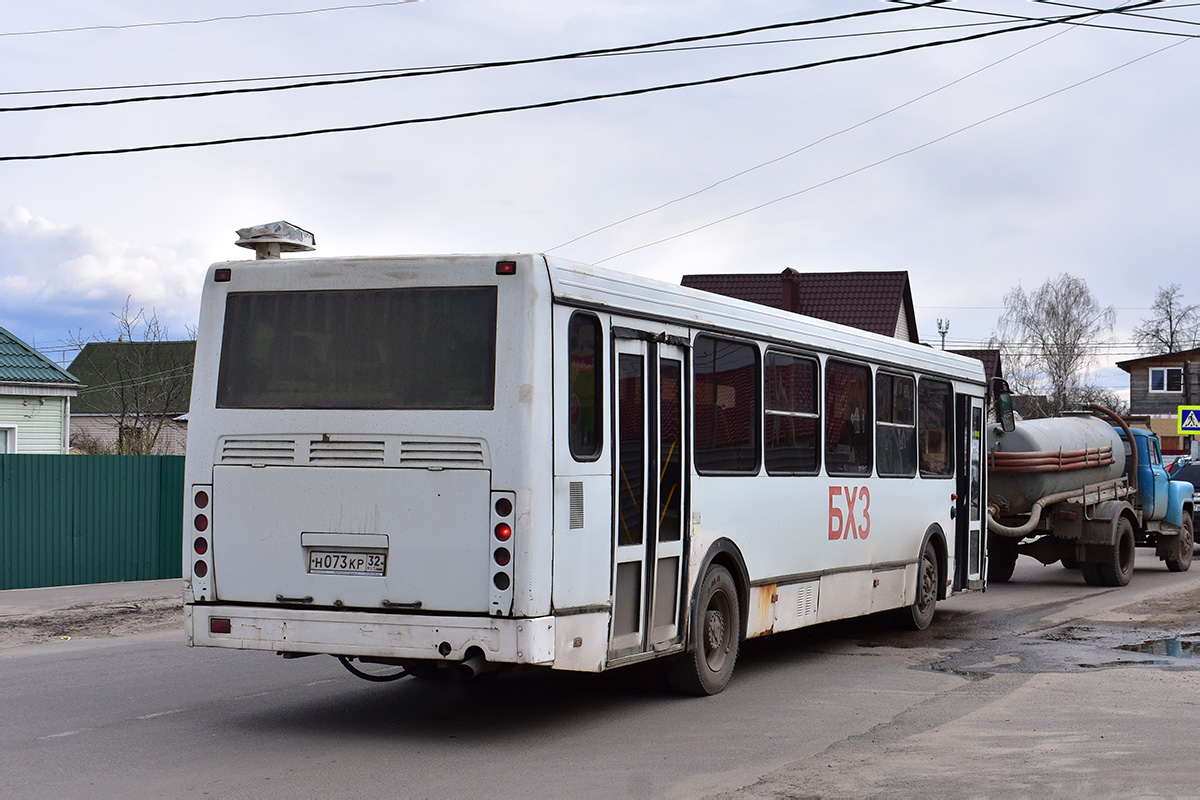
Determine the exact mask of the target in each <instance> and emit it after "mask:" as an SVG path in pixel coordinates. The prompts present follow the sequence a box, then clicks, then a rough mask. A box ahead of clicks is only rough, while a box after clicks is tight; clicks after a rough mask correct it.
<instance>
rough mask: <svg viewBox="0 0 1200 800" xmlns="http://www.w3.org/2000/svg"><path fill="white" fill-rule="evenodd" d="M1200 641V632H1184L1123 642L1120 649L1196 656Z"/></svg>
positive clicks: (1178, 656)
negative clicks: (1134, 642)
mask: <svg viewBox="0 0 1200 800" xmlns="http://www.w3.org/2000/svg"><path fill="white" fill-rule="evenodd" d="M1198 641H1200V633H1183V634H1178V635H1176V636H1168V637H1165V638H1162V639H1149V640H1147V641H1144V642H1142V643H1141V644H1123V645H1120V646H1119V648H1118V649H1120V650H1130V651H1132V652H1134V653H1146V654H1147V655H1152V656H1168V657H1170V658H1194V657H1196V655H1197V653H1198V652H1200V651H1198V649H1197V647H1196V645H1197V642H1198Z"/></svg>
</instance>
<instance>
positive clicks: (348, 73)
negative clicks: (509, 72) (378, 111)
mask: <svg viewBox="0 0 1200 800" xmlns="http://www.w3.org/2000/svg"><path fill="white" fill-rule="evenodd" d="M1004 22H1005V21H1004V20H992V21H988V22H962V23H956V24H953V25H926V26H923V27H918V28H887V29H885V30H878V31H869V30H868V31H854V32H852V33H828V34H821V35H818V36H793V37H790V38H787V39H756V40H754V41H752V42H722V43H718V44H695V45H682V46H678V47H674V46H670V47H656V48H654V49H648V48H647V49H644V50H637V51H631V52H612V53H595V54H581V55H579V56H578V57H579V58H612V57H623V56H630V55H635V56H636V55H660V54H669V53H686V52H696V51H701V50H723V49H730V48H737V47H761V46H764V45H775V44H799V43H803V42H823V41H831V40H837V39H862V38H866V37H869V36H894V35H897V34H908V33H934V32H937V31H948V30H957V29H961V28H982V27H987V26H995V25H1003V24H1004ZM512 63H522V62H512ZM489 66H492V63H489V62H472V63H470V64H438V65H430V66H424V67H391V68H387V69H359V70H342V71H339V72H308V73H299V74H291V75H260V76H258V77H251V78H212V79H208V80H194V81H170V82H164V83H126V84H112V85H106V86H75V87H65V88H63V87H60V88H57V89H16V90H10V91H3V92H0V97H18V96H23V95H38V94H83V93H87V92H117V91H129V90H133V89H181V88H184V87H187V86H222V85H226V84H236V83H267V82H275V81H308V80H316V79H320V78H349V77H354V76H359V75H387V74H393V73H400V72H414V73H421V74H425V73H427V72H430V71H431V70H440V69H451V68H462V67H478V68H486V67H489ZM434 74H436V73H434ZM274 88H280V89H287V88H290V87H288V86H279V87H274Z"/></svg>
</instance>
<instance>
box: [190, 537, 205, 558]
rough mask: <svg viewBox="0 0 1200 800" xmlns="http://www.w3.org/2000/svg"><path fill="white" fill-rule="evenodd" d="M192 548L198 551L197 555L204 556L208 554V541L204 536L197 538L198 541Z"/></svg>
mask: <svg viewBox="0 0 1200 800" xmlns="http://www.w3.org/2000/svg"><path fill="white" fill-rule="evenodd" d="M192 547H193V548H195V550H196V555H198V556H202V555H204V554H205V553H207V552H208V540H207V539H205V538H204V537H203V536H197V537H196V541H195V542H193V543H192Z"/></svg>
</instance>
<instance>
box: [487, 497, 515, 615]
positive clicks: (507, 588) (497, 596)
mask: <svg viewBox="0 0 1200 800" xmlns="http://www.w3.org/2000/svg"><path fill="white" fill-rule="evenodd" d="M516 499H517V496H516V493H515V492H492V535H491V541H490V543H489V546H488V552H489V553H490V554H491V564H490V565H489V566H490V567H491V570H490V571H491V575H492V585H491V589H490V591H491V595H492V599H491V613H492V615H493V616H509V615H511V614H512V603H513V566H514V565H513V561H514V558H513V555H514V554H515V552H516V535H515V533H514V531H513V523H514V522H516V518H515V516H514V514H513V510H514V504H515V503H516Z"/></svg>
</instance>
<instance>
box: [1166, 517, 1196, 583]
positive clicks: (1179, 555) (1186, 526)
mask: <svg viewBox="0 0 1200 800" xmlns="http://www.w3.org/2000/svg"><path fill="white" fill-rule="evenodd" d="M1195 547H1196V533H1195V529H1194V527H1193V523H1192V518H1191V517H1190V516H1185V517H1184V518H1183V527H1182V528H1180V529H1179V549H1178V550H1176V551H1175V552H1176V555H1175V558H1168V559H1167V569H1169V570H1171V572H1187V568H1188V567H1190V566H1191V565H1192V550H1193V549H1194V548H1195Z"/></svg>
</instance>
